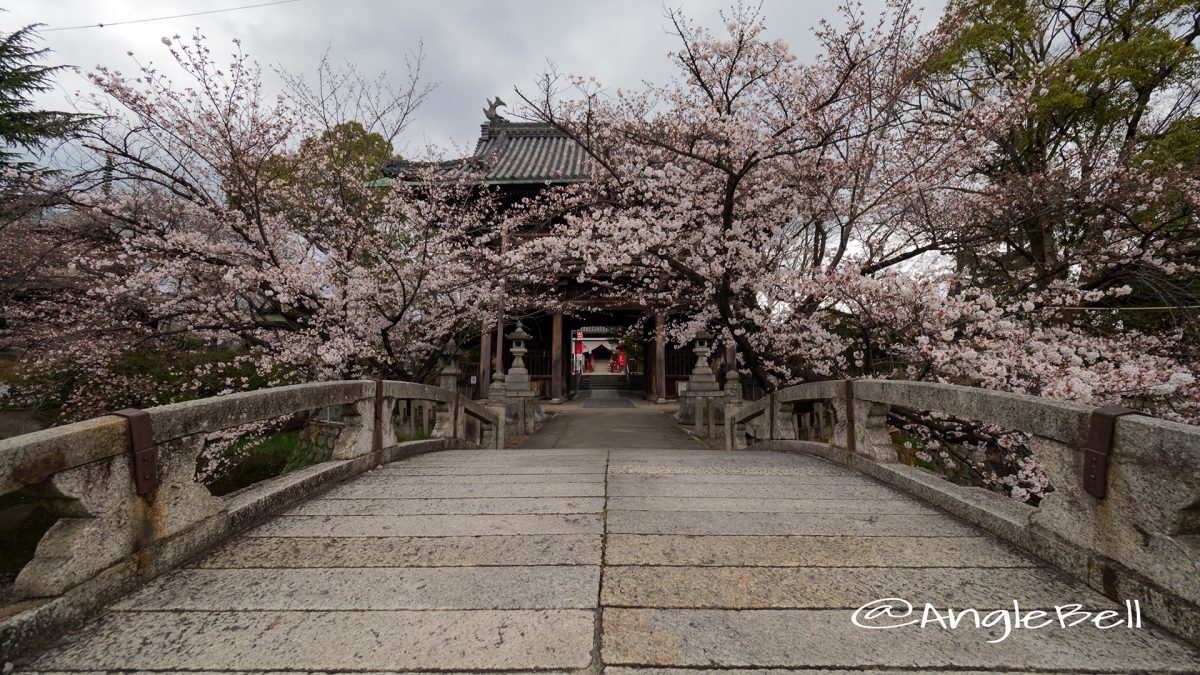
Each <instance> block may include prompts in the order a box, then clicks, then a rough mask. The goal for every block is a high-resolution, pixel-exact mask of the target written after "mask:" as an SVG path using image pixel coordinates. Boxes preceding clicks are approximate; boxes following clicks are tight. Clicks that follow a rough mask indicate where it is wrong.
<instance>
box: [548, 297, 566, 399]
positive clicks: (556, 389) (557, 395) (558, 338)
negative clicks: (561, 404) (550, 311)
mask: <svg viewBox="0 0 1200 675" xmlns="http://www.w3.org/2000/svg"><path fill="white" fill-rule="evenodd" d="M550 332H551V334H552V335H551V338H550V398H552V399H554V400H555V401H561V400H563V316H562V312H555V313H554V318H553V319H552V320H551V331H550Z"/></svg>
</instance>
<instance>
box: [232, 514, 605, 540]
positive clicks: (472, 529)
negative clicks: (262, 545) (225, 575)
mask: <svg viewBox="0 0 1200 675" xmlns="http://www.w3.org/2000/svg"><path fill="white" fill-rule="evenodd" d="M603 532H604V523H603V521H602V520H601V518H600V516H595V515H589V514H566V515H500V516H486V515H485V516H478V515H467V516H463V515H450V516H279V517H277V518H275V519H274V520H271V521H268V522H267V523H264V524H263V525H260V526H259V527H257V528H255V529H253V530H251V531H250V532H249V533H247V535H246V536H248V537H335V536H336V537H436V536H447V535H459V536H462V535H467V536H478V535H488V534H601V533H603Z"/></svg>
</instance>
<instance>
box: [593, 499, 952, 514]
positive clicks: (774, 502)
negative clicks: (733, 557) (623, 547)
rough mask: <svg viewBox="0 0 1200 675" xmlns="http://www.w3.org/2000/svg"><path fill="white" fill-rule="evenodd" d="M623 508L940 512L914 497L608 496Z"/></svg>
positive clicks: (613, 505)
mask: <svg viewBox="0 0 1200 675" xmlns="http://www.w3.org/2000/svg"><path fill="white" fill-rule="evenodd" d="M608 508H609V509H611V510H614V511H616V510H622V511H733V512H739V513H878V514H889V513H890V514H906V513H924V514H941V511H938V510H937V509H935V508H934V507H932V506H929V505H927V504H924V503H922V502H919V501H917V500H915V499H874V500H870V501H865V500H861V499H735V498H732V497H611V498H610V499H609V500H608Z"/></svg>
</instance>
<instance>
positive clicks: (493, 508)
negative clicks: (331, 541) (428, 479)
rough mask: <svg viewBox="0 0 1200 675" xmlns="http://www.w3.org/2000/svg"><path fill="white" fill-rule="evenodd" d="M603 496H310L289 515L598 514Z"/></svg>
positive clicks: (288, 513) (602, 504)
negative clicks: (381, 497) (329, 497)
mask: <svg viewBox="0 0 1200 675" xmlns="http://www.w3.org/2000/svg"><path fill="white" fill-rule="evenodd" d="M603 510H604V498H603V497H484V498H471V499H313V500H311V501H307V502H304V503H303V504H300V505H299V506H297V507H295V508H293V509H290V510H288V511H287V512H286V514H287V515H292V516H330V515H337V516H371V515H375V516H389V515H391V516H406V515H420V514H503V513H600V512H601V511H603Z"/></svg>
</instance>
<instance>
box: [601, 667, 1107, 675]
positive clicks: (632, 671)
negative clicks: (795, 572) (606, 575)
mask: <svg viewBox="0 0 1200 675" xmlns="http://www.w3.org/2000/svg"><path fill="white" fill-rule="evenodd" d="M913 672H914V671H912V670H893V669H890V668H889V669H887V670H878V669H875V668H869V669H867V670H829V669H826V668H820V669H810V668H768V669H761V668H754V669H747V668H721V669H715V668H629V667H622V666H617V667H615V668H605V669H604V674H605V675H705V674H706V673H723V674H724V675H912V673H913ZM920 672H921V673H925V674H927V675H928V674H930V673H933V674H935V675H950V674H951V673H952V674H953V675H998V674H999V673H1037V674H1038V675H1071V674H1077V673H1083V672H1085V671H1081V670H958V669H955V670H938V669H929V668H922V669H921V670H920Z"/></svg>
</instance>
